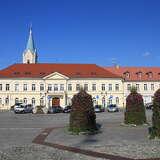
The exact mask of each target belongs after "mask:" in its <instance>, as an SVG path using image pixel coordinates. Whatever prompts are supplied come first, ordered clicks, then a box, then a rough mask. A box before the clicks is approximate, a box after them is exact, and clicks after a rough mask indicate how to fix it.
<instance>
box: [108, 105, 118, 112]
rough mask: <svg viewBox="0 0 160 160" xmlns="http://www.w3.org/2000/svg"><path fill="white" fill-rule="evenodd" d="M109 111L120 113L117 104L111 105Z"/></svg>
mask: <svg viewBox="0 0 160 160" xmlns="http://www.w3.org/2000/svg"><path fill="white" fill-rule="evenodd" d="M107 111H108V112H119V108H118V106H117V105H116V104H110V105H109V106H107Z"/></svg>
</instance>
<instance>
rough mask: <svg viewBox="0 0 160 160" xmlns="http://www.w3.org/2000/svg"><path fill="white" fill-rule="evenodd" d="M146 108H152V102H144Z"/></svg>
mask: <svg viewBox="0 0 160 160" xmlns="http://www.w3.org/2000/svg"><path fill="white" fill-rule="evenodd" d="M145 107H146V109H153V103H147V104H145Z"/></svg>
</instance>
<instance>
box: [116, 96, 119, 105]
mask: <svg viewBox="0 0 160 160" xmlns="http://www.w3.org/2000/svg"><path fill="white" fill-rule="evenodd" d="M116 104H117V105H118V104H119V97H116Z"/></svg>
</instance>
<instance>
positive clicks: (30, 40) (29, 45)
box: [26, 26, 36, 53]
mask: <svg viewBox="0 0 160 160" xmlns="http://www.w3.org/2000/svg"><path fill="white" fill-rule="evenodd" d="M27 50H30V51H31V52H32V53H35V51H36V49H35V45H34V39H33V34H32V26H30V30H29V38H28V42H27V46H26V51H27Z"/></svg>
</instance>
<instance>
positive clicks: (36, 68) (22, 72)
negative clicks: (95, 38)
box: [0, 63, 120, 78]
mask: <svg viewBox="0 0 160 160" xmlns="http://www.w3.org/2000/svg"><path fill="white" fill-rule="evenodd" d="M54 72H58V73H61V74H63V75H65V76H67V77H70V78H120V76H118V75H115V74H113V73H111V72H110V71H107V70H105V69H104V68H102V67H100V66H97V65H96V64H43V63H42V64H41V63H38V64H14V65H11V66H9V67H8V68H5V69H3V70H1V71H0V78H42V77H45V76H47V75H49V74H51V73H54Z"/></svg>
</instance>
